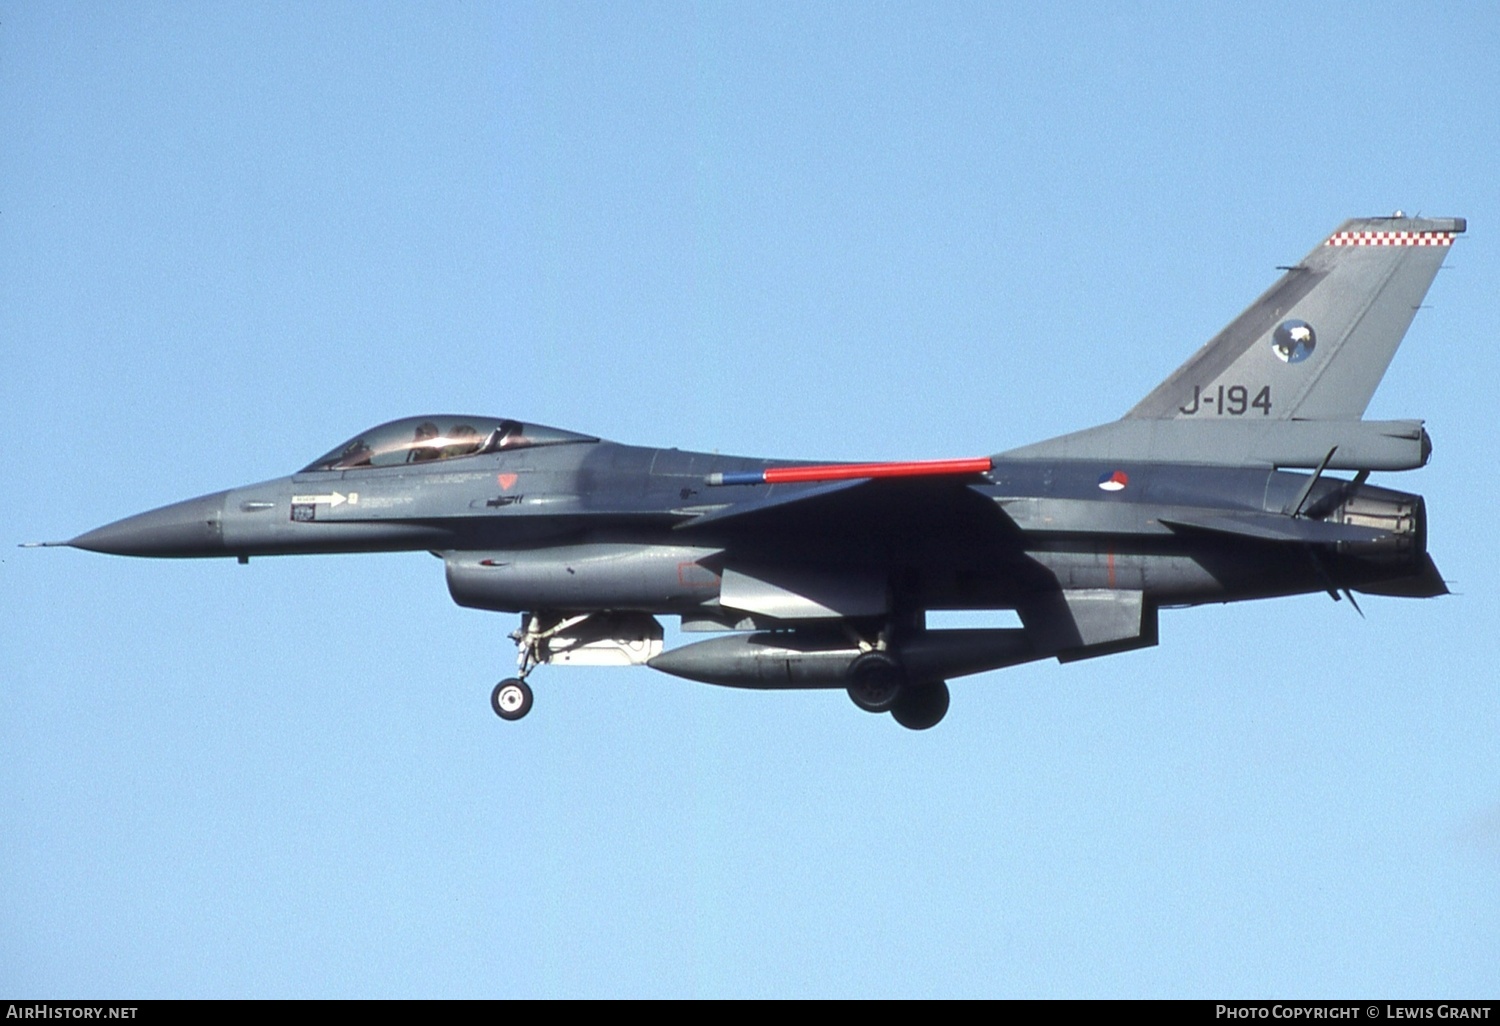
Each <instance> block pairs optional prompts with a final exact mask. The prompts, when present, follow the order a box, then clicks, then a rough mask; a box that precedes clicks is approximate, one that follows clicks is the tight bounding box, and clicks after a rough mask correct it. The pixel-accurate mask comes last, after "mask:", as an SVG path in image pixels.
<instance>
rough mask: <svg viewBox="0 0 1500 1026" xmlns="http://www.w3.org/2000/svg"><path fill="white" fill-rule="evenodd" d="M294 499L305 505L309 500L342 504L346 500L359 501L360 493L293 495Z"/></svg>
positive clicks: (335, 504) (349, 501)
mask: <svg viewBox="0 0 1500 1026" xmlns="http://www.w3.org/2000/svg"><path fill="white" fill-rule="evenodd" d="M292 501H293V502H295V503H297V504H298V505H305V504H306V503H309V502H313V503H317V502H321V503H326V504H327V505H329V506H342V505H343V504H344V503H346V502H348V503H357V502H359V493H358V492H350V493H349V494H348V495H345V494H344V493H343V492H334V493H333V494H332V495H293V496H292Z"/></svg>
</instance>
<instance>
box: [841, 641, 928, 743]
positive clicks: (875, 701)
mask: <svg viewBox="0 0 1500 1026" xmlns="http://www.w3.org/2000/svg"><path fill="white" fill-rule="evenodd" d="M848 681H849V683H848V691H849V697H850V699H852V700H853V702H854V704H855V705H857V706H859V707H860V708H861V709H863V710H865V712H873V713H879V712H888V713H890V714H891V719H893V720H895V721H896V722H897V723H899V724H901V726H903V727H905V728H906V729H907V730H926V729H928V728H929V727H935V726H937V724H938V722H939V721H940V720H942V718H943V717H944V716H946V715H947V713H948V702H949V694H948V685H947V683H946V682H945V681H941V680H933V681H914V680H910V679H908V677H907V674H906V670H905V669H904V668H903V667H902V665H901V663H900V662H899V661H897V659H896V658H895V657H894V656H892V655H891V654H890V653H889V652H887V651H882V650H879V649H874V650H872V651H869V652H865V653H863V654H862V655H860V656H859V657H858V658H856V659H855V660H854V662H853V663H851V664H850V665H849V672H848Z"/></svg>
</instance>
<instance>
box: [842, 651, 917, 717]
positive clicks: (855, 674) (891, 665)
mask: <svg viewBox="0 0 1500 1026" xmlns="http://www.w3.org/2000/svg"><path fill="white" fill-rule="evenodd" d="M905 683H906V673H905V672H904V671H903V670H902V669H901V664H900V663H898V662H896V660H894V659H892V658H891V657H890V656H888V655H886V654H885V653H884V652H866V653H865V654H864V655H862V656H860V657H859V658H858V659H856V660H854V662H853V663H851V664H850V665H849V697H850V699H852V700H853V702H854V704H855V705H857V706H859V707H860V708H861V709H863V710H864V711H865V712H876V713H878V712H885V711H886V710H887V709H889V708H890V707H891V706H892V705H894V704H895V703H896V700H897V699H898V698H900V697H901V690H902V685H904V684H905Z"/></svg>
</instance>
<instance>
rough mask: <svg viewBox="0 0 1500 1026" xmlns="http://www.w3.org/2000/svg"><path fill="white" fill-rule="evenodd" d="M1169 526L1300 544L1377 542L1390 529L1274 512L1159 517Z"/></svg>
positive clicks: (1387, 535)
mask: <svg viewBox="0 0 1500 1026" xmlns="http://www.w3.org/2000/svg"><path fill="white" fill-rule="evenodd" d="M1161 522H1162V523H1163V524H1166V525H1167V526H1168V527H1171V528H1183V529H1186V530H1193V531H1209V532H1211V533H1213V534H1225V535H1230V536H1233V537H1235V538H1249V539H1253V540H1255V541H1268V542H1298V543H1300V544H1303V545H1331V544H1333V543H1335V542H1376V541H1381V540H1383V539H1385V538H1388V537H1390V534H1389V532H1387V531H1381V530H1378V529H1376V528H1373V527H1359V526H1357V525H1354V524H1330V523H1328V522H1327V521H1325V520H1309V519H1307V518H1305V517H1290V516H1281V515H1278V514H1275V513H1224V514H1219V515H1212V514H1204V515H1199V514H1189V515H1174V516H1172V517H1162V518H1161Z"/></svg>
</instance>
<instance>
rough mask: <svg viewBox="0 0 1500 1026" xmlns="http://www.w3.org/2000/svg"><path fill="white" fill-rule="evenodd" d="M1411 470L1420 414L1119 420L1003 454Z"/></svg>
mask: <svg viewBox="0 0 1500 1026" xmlns="http://www.w3.org/2000/svg"><path fill="white" fill-rule="evenodd" d="M1330 449H1335V450H1337V451H1336V452H1334V455H1333V459H1332V460H1330V461H1329V463H1328V465H1327V467H1325V468H1324V469H1326V470H1415V469H1417V468H1418V467H1421V466H1423V465H1424V464H1426V462H1427V458H1428V457H1429V456H1430V455H1431V454H1432V439H1431V438H1429V437H1428V435H1427V432H1426V430H1424V429H1423V427H1422V422H1421V421H1420V420H1277V421H1263V420H1260V419H1256V420H1116V421H1111V422H1110V423H1108V424H1100V425H1099V426H1098V427H1093V428H1089V429H1088V430H1086V431H1076V432H1074V433H1073V434H1069V435H1062V436H1060V437H1058V438H1051V439H1048V440H1047V441H1044V442H1037V443H1035V444H1034V445H1026V446H1022V447H1021V448H1019V449H1012V450H1010V451H1009V452H1006V453H1003V454H1002V456H1001V458H1002V459H1054V460H1101V461H1103V462H1106V463H1121V462H1129V461H1142V462H1152V461H1155V462H1162V463H1211V464H1220V465H1224V466H1246V467H1253V466H1259V467H1266V468H1268V469H1270V468H1312V467H1316V466H1318V465H1319V464H1320V463H1322V461H1323V459H1324V458H1325V457H1326V456H1327V455H1328V451H1329V450H1330Z"/></svg>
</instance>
